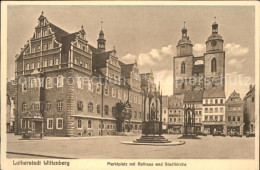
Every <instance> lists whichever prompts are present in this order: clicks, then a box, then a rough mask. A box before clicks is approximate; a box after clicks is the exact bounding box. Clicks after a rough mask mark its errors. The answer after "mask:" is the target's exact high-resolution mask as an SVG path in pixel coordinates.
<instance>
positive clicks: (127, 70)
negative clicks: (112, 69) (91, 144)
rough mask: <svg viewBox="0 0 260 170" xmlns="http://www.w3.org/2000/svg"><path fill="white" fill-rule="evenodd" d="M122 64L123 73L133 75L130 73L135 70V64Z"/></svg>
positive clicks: (128, 75) (124, 75)
mask: <svg viewBox="0 0 260 170" xmlns="http://www.w3.org/2000/svg"><path fill="white" fill-rule="evenodd" d="M121 63H122V62H121ZM120 66H121V75H122V76H123V77H126V78H128V77H130V76H131V75H130V73H131V71H132V70H133V66H134V64H121V65H120Z"/></svg>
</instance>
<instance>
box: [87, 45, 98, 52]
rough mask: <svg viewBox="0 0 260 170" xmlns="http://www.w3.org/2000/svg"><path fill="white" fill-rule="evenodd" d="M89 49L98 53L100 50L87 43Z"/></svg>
mask: <svg viewBox="0 0 260 170" xmlns="http://www.w3.org/2000/svg"><path fill="white" fill-rule="evenodd" d="M89 49H90V51H92V53H93V54H96V53H100V51H99V50H98V49H97V48H95V47H94V46H92V45H89Z"/></svg>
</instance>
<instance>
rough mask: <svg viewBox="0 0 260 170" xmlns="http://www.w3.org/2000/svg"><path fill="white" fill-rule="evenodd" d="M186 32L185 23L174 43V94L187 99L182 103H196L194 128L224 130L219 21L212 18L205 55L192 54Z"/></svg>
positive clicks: (221, 50)
mask: <svg viewBox="0 0 260 170" xmlns="http://www.w3.org/2000/svg"><path fill="white" fill-rule="evenodd" d="M187 32H188V31H187V28H186V27H185V25H184V27H183V28H182V30H181V33H182V38H181V39H180V40H179V41H178V44H177V46H176V48H177V54H176V56H174V57H173V82H174V84H173V93H174V94H173V95H180V94H182V95H184V98H183V99H185V100H186V101H185V100H184V101H183V102H184V103H190V102H193V103H195V105H196V109H195V122H196V130H197V131H206V133H213V132H214V131H216V130H221V131H222V132H223V133H224V132H225V79H224V76H225V51H223V43H224V40H223V39H222V37H221V36H220V35H219V33H218V24H217V23H216V21H214V23H213V24H212V34H211V35H210V36H209V37H208V39H207V41H206V51H205V53H204V55H203V56H198V57H195V56H194V55H193V51H192V48H193V44H192V43H191V40H190V38H189V36H188V34H187ZM219 94H220V95H219ZM198 96H200V97H198ZM195 100H196V101H195ZM211 101H212V102H211ZM213 101H214V102H213ZM206 102H207V103H206ZM212 109H213V110H212Z"/></svg>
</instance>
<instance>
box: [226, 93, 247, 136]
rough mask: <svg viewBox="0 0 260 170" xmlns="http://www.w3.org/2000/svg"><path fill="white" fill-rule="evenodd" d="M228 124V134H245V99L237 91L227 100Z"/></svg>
mask: <svg viewBox="0 0 260 170" xmlns="http://www.w3.org/2000/svg"><path fill="white" fill-rule="evenodd" d="M226 126H227V135H233V134H239V135H243V134H244V133H243V131H244V115H243V101H242V99H241V98H240V94H238V93H237V92H236V91H234V92H233V93H232V94H231V95H230V96H229V98H228V100H227V101H226Z"/></svg>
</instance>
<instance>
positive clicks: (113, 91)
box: [112, 88, 116, 97]
mask: <svg viewBox="0 0 260 170" xmlns="http://www.w3.org/2000/svg"><path fill="white" fill-rule="evenodd" d="M112 97H116V89H115V88H112Z"/></svg>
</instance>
